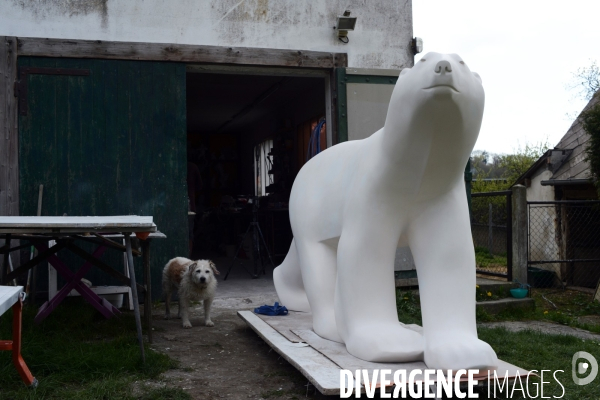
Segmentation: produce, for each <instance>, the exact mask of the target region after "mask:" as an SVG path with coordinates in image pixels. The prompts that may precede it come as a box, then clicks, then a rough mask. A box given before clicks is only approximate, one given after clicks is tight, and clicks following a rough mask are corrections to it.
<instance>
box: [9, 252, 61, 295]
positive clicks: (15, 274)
mask: <svg viewBox="0 0 600 400" xmlns="http://www.w3.org/2000/svg"><path fill="white" fill-rule="evenodd" d="M66 246H67V241H60V242H58V243H57V244H56V245H54V246H52V247H50V248H49V249H48V250H45V251H43V252H41V253H39V254H38V255H37V256H35V257H33V258H32V259H31V260H30V261H28V262H26V263H25V264H23V265H21V266H20V267H18V268H15V270H14V271H12V272H10V273H8V274H6V277H5V278H4V279H3V280H2V284H3V285H5V284H6V283H7V282H10V281H11V280H13V279H15V278H17V277H18V276H19V275H21V274H24V273H25V272H27V271H29V270H30V269H31V268H33V267H35V266H36V265H38V264H39V263H41V262H42V261H45V260H46V259H47V258H48V257H50V256H51V255H53V254H56V253H58V252H59V251H60V250H62V249H63V248H64V247H66Z"/></svg>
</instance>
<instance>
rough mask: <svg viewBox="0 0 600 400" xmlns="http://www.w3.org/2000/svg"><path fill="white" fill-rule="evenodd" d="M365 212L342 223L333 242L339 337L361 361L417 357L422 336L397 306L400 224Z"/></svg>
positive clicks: (385, 360) (420, 357) (396, 360)
mask: <svg viewBox="0 0 600 400" xmlns="http://www.w3.org/2000/svg"><path fill="white" fill-rule="evenodd" d="M366 214H368V213H364V214H363V215H362V216H361V218H365V220H364V221H357V222H358V224H357V225H349V226H345V227H344V230H343V232H342V236H341V238H340V242H339V245H338V257H337V259H338V275H337V286H336V297H335V316H336V322H337V326H338V330H339V332H340V336H341V337H342V339H343V340H344V343H345V344H346V349H347V350H348V352H349V353H350V354H352V355H353V356H355V357H358V358H360V359H363V360H366V361H372V362H408V361H416V360H422V358H423V337H422V336H421V334H419V333H417V332H415V331H413V330H410V329H407V328H405V327H404V326H403V324H401V323H400V322H399V321H398V312H397V310H396V291H395V284H394V279H393V274H394V257H395V254H396V247H397V244H398V237H399V232H398V229H399V228H398V227H397V226H396V225H392V224H389V223H388V224H378V223H377V215H371V216H369V215H366ZM361 218H357V219H361ZM386 225H387V226H388V227H390V228H389V230H390V231H389V232H388V231H387V230H386ZM359 227H360V229H354V228H359ZM382 231H383V232H382Z"/></svg>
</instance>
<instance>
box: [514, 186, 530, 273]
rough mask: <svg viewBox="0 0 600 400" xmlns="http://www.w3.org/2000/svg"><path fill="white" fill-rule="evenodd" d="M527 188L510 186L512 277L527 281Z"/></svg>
mask: <svg viewBox="0 0 600 400" xmlns="http://www.w3.org/2000/svg"><path fill="white" fill-rule="evenodd" d="M527 225H528V224H527V189H526V188H525V186H523V185H515V186H513V187H512V253H513V254H512V260H513V263H512V264H513V265H512V277H513V280H518V281H519V282H520V283H527V249H528V237H527V228H528V226H527Z"/></svg>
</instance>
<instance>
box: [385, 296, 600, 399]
mask: <svg viewBox="0 0 600 400" xmlns="http://www.w3.org/2000/svg"><path fill="white" fill-rule="evenodd" d="M542 296H543V297H542ZM532 297H533V298H534V299H535V302H536V310H535V311H531V312H523V311H511V312H508V313H504V314H498V315H489V314H486V313H482V312H478V313H477V320H478V322H490V321H507V320H546V321H551V322H558V323H562V324H565V325H572V326H576V327H580V328H584V329H588V330H591V331H594V332H600V325H596V324H590V323H581V322H579V318H580V317H581V316H584V315H585V316H589V315H596V316H597V315H600V304H598V303H597V302H595V303H594V302H592V296H591V295H588V294H585V293H580V292H574V291H569V290H567V291H556V290H555V289H544V290H541V289H534V291H533V296H532ZM544 297H545V298H546V299H548V300H550V301H552V302H553V303H554V304H555V306H556V307H557V308H556V309H555V308H554V306H552V305H551V304H550V302H549V301H547V300H545V299H544ZM396 303H397V306H398V307H397V308H398V317H399V319H400V321H402V322H404V323H416V324H421V308H420V304H419V297H418V295H416V294H415V292H410V291H408V292H407V291H400V290H397V292H396ZM478 333H479V338H480V339H482V340H484V341H485V342H487V343H489V344H490V345H491V346H492V347H493V348H494V350H495V351H496V354H497V355H498V357H499V358H500V359H502V360H504V361H506V362H509V363H511V364H514V365H517V366H518V367H521V368H525V369H527V370H530V371H531V370H538V371H540V370H542V369H543V370H551V371H552V373H554V371H557V370H563V371H564V372H558V373H557V374H556V377H557V378H558V380H559V381H560V383H561V384H562V385H563V386H564V388H565V389H564V390H565V395H564V396H563V397H562V398H563V399H582V400H584V399H585V400H587V399H590V400H591V399H594V400H598V399H600V376H599V377H597V378H596V379H595V380H594V381H593V382H592V383H590V384H588V385H586V386H578V385H576V384H575V383H574V382H573V379H572V377H571V363H572V358H573V355H574V354H575V353H576V352H578V351H586V352H588V353H590V354H592V355H593V356H594V357H595V358H596V359H597V360H598V361H599V362H600V342H599V341H590V340H582V339H579V338H575V337H571V336H563V335H548V334H543V333H539V332H536V331H522V332H517V333H514V332H510V331H508V330H506V329H504V328H479V329H478ZM552 373H550V374H548V373H547V372H546V373H544V382H550V383H547V384H544V396H545V397H548V396H549V397H550V398H552V396H556V397H557V398H558V397H561V394H562V388H561V386H560V385H559V384H558V383H557V382H556V381H555V380H554V378H553V377H552ZM538 374H539V372H538ZM539 382H540V379H539V378H533V379H532V381H531V382H530V384H529V390H530V395H531V397H527V396H525V397H522V396H521V397H520V394H521V392H520V391H518V390H517V391H515V392H514V394H513V396H512V398H536V395H535V390H536V387H535V386H534V383H537V384H538V385H539ZM518 388H519V387H518V385H517V389H518ZM538 388H539V386H538ZM510 389H511V390H512V386H511V387H510ZM509 394H510V393H509ZM499 398H507V396H504V397H503V396H499ZM537 398H541V396H540V395H539V394H538V396H537Z"/></svg>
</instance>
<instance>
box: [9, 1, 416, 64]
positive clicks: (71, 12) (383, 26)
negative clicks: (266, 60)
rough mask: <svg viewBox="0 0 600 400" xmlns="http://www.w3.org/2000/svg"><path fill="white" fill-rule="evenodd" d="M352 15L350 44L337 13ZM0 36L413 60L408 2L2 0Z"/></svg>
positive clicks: (371, 60) (370, 60) (386, 61)
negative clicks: (339, 29)
mask: <svg viewBox="0 0 600 400" xmlns="http://www.w3.org/2000/svg"><path fill="white" fill-rule="evenodd" d="M344 10H350V11H351V12H352V16H356V17H358V21H357V24H356V30H355V31H353V32H350V33H349V38H350V43H349V44H343V43H341V42H340V41H339V40H338V38H337V35H336V31H335V30H334V29H333V27H334V25H335V23H336V16H337V15H340V14H342V13H343V12H344ZM0 35H7V36H22V37H49V38H65V39H89V40H109V41H133V42H155V43H177V44H198V45H214V46H241V47H266V48H278V49H298V50H315V51H328V52H347V53H348V56H349V66H351V67H358V68H395V69H399V68H403V67H410V66H412V64H413V55H412V52H411V50H410V41H411V38H412V3H411V0H405V1H397V0H377V1H367V0H345V1H341V0H331V1H329V0H328V1H310V0H296V1H293V2H292V1H282V0H279V1H277V0H177V1H168V0H80V1H71V0H47V1H43V2H42V1H36V0H4V1H2V2H0Z"/></svg>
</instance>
